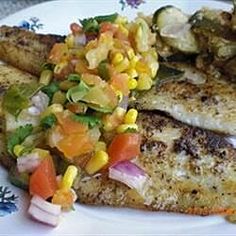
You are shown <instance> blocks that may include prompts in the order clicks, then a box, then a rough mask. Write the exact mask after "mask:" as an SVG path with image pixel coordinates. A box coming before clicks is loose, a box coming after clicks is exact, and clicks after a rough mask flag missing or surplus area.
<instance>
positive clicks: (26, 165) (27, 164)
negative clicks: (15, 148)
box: [17, 153, 41, 173]
mask: <svg viewBox="0 0 236 236" xmlns="http://www.w3.org/2000/svg"><path fill="white" fill-rule="evenodd" d="M40 162H41V158H40V157H39V155H38V153H30V154H28V155H25V156H22V157H18V158H17V169H18V171H19V172H20V173H22V172H29V173H32V172H34V170H35V169H36V168H37V167H38V166H39V164H40Z"/></svg>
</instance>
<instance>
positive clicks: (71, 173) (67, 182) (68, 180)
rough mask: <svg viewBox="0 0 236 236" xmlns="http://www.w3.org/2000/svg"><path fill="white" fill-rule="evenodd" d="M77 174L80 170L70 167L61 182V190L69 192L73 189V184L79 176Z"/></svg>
mask: <svg viewBox="0 0 236 236" xmlns="http://www.w3.org/2000/svg"><path fill="white" fill-rule="evenodd" d="M77 173H78V169H77V168H76V167H75V166H73V165H70V166H68V167H67V169H66V172H65V174H64V176H63V178H62V181H61V189H65V190H66V189H67V190H69V189H70V188H71V187H72V184H73V182H74V180H75V177H76V176H77Z"/></svg>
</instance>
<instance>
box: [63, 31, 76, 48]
mask: <svg viewBox="0 0 236 236" xmlns="http://www.w3.org/2000/svg"><path fill="white" fill-rule="evenodd" d="M65 43H66V44H67V46H68V48H73V47H74V43H75V37H74V35H73V34H69V35H68V36H67V37H66V39H65Z"/></svg>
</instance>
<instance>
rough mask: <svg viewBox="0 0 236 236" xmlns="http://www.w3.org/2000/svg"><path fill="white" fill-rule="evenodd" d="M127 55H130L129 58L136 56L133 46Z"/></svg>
mask: <svg viewBox="0 0 236 236" xmlns="http://www.w3.org/2000/svg"><path fill="white" fill-rule="evenodd" d="M127 55H128V58H129V59H130V60H131V59H133V58H134V57H135V53H134V50H133V48H130V49H128V51H127Z"/></svg>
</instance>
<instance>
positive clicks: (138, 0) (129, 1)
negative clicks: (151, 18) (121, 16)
mask: <svg viewBox="0 0 236 236" xmlns="http://www.w3.org/2000/svg"><path fill="white" fill-rule="evenodd" d="M142 3H145V1H144V0H120V4H121V5H122V7H121V9H122V11H123V10H124V9H125V7H127V6H130V7H131V8H136V9H137V8H138V7H139V5H141V4H142Z"/></svg>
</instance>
